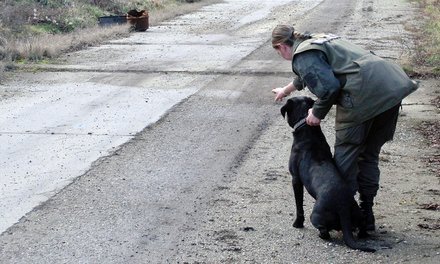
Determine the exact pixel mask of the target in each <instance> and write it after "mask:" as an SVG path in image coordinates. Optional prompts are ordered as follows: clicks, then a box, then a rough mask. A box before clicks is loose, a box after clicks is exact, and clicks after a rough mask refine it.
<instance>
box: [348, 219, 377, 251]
mask: <svg viewBox="0 0 440 264" xmlns="http://www.w3.org/2000/svg"><path fill="white" fill-rule="evenodd" d="M339 220H340V222H341V229H342V235H343V236H344V242H345V244H346V245H347V246H348V247H350V248H352V249H357V250H361V251H365V252H376V250H375V249H374V248H369V247H366V246H362V245H360V244H359V243H357V242H356V241H355V240H354V237H353V230H352V224H351V214H350V212H349V210H340V212H339Z"/></svg>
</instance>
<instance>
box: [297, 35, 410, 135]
mask: <svg viewBox="0 0 440 264" xmlns="http://www.w3.org/2000/svg"><path fill="white" fill-rule="evenodd" d="M309 50H320V51H322V52H323V53H324V54H325V56H326V58H327V61H328V63H329V64H330V67H331V68H332V71H333V73H334V75H335V77H336V78H338V80H343V81H342V84H341V86H342V87H340V89H339V91H338V94H337V96H336V98H335V101H333V102H326V104H330V105H320V102H319V96H318V95H319V94H323V91H319V89H326V88H325V84H324V85H321V86H319V87H315V90H312V89H310V87H309V89H310V90H311V92H312V93H314V94H315V95H317V97H318V100H317V102H315V105H314V107H313V113H314V114H315V116H317V117H318V118H321V119H322V118H324V117H325V115H326V114H327V113H328V111H329V110H330V108H331V105H332V104H336V105H337V108H336V119H335V128H336V130H339V129H344V128H348V127H352V126H355V125H358V124H360V123H362V122H364V121H366V120H369V119H371V118H373V117H375V116H377V115H378V114H380V113H382V112H384V111H386V110H388V109H390V108H392V107H393V106H396V105H397V104H399V103H400V102H401V101H402V99H403V98H405V97H406V96H407V95H409V94H410V93H411V92H413V91H415V90H416V89H417V84H416V83H415V82H413V81H411V80H410V79H409V77H408V76H407V75H406V74H405V72H404V71H403V70H402V69H401V68H400V67H399V66H398V65H397V64H395V63H393V62H389V61H386V60H384V59H382V58H380V57H378V56H376V55H374V54H373V53H371V52H369V51H367V50H364V49H362V48H360V47H359V46H356V45H354V44H352V43H350V42H348V41H345V40H343V39H341V38H339V37H337V36H335V35H325V34H317V35H313V36H312V38H311V39H307V40H304V41H296V42H295V43H294V46H293V58H292V62H294V61H295V59H297V58H298V57H300V54H301V53H303V52H305V51H309ZM293 64H294V63H292V65H293ZM293 70H294V72H296V71H295V69H293ZM297 74H298V73H297ZM299 77H300V78H301V77H303V76H299ZM306 84H307V83H306Z"/></svg>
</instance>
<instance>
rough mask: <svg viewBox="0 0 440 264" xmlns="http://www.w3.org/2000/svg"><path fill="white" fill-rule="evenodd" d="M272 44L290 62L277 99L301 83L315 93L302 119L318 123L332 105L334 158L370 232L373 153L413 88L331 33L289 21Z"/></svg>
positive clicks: (394, 69)
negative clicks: (305, 30)
mask: <svg viewBox="0 0 440 264" xmlns="http://www.w3.org/2000/svg"><path fill="white" fill-rule="evenodd" d="M272 47H273V48H274V49H275V50H276V51H277V52H278V54H279V55H280V56H281V57H283V58H284V59H286V60H291V61H292V69H293V72H294V73H295V74H296V75H297V77H296V78H295V79H294V80H293V81H292V82H290V83H289V84H287V85H286V86H284V87H278V88H275V89H273V90H272V92H274V93H275V100H277V101H281V100H282V99H283V98H284V97H286V96H287V95H289V94H291V93H292V92H294V91H295V90H301V89H303V88H304V87H308V89H309V90H310V91H311V92H312V93H313V94H314V95H315V96H316V97H317V100H316V101H315V104H314V106H313V108H311V109H310V110H309V112H308V116H307V118H306V123H307V124H308V125H309V126H318V125H320V123H321V120H322V119H324V118H325V116H326V115H327V113H328V112H329V110H330V108H331V107H332V106H333V105H334V104H336V118H335V130H336V140H335V149H334V159H335V162H336V164H337V166H338V168H339V169H340V171H341V173H342V175H343V176H344V177H345V178H346V179H347V181H348V183H349V184H350V186H351V187H352V189H353V195H354V194H355V192H356V191H359V194H360V196H359V198H360V206H361V208H362V210H363V212H364V214H365V217H366V221H367V229H368V230H369V231H373V230H375V220H374V215H373V210H372V207H373V201H374V197H375V196H376V194H377V190H378V189H379V175H380V171H379V153H380V150H381V147H382V146H383V145H384V144H385V142H386V141H388V140H391V139H392V138H393V135H394V131H395V128H396V123H397V117H398V114H399V107H400V105H401V101H402V99H403V98H404V97H406V96H407V95H408V94H410V93H411V92H413V91H414V90H416V89H417V83H416V82H414V81H411V80H410V79H409V78H408V76H407V75H406V74H405V73H404V71H403V70H402V69H401V68H400V67H399V66H397V65H396V64H394V63H391V62H388V61H385V60H383V59H381V58H380V57H378V56H376V55H374V54H373V53H371V52H369V51H367V50H364V49H362V48H360V47H359V46H356V45H354V44H352V43H350V42H348V41H345V40H343V39H341V38H340V37H338V36H336V35H332V34H312V35H305V34H300V33H298V32H295V31H294V28H293V27H292V26H289V25H278V26H276V27H275V29H274V30H273V32H272Z"/></svg>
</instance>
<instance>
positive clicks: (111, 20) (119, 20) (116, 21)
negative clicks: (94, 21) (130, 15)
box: [99, 16, 127, 26]
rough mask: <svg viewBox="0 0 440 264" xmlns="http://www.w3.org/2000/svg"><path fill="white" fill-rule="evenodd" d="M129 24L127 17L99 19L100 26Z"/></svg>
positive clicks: (104, 17)
mask: <svg viewBox="0 0 440 264" xmlns="http://www.w3.org/2000/svg"><path fill="white" fill-rule="evenodd" d="M125 23H127V16H103V17H99V25H100V26H111V25H115V24H119V25H121V24H125Z"/></svg>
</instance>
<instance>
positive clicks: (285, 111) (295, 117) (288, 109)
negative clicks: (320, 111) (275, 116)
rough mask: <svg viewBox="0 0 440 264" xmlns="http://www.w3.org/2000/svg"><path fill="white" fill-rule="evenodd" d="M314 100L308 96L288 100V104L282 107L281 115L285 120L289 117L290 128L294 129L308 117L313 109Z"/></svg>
mask: <svg viewBox="0 0 440 264" xmlns="http://www.w3.org/2000/svg"><path fill="white" fill-rule="evenodd" d="M314 103H315V101H313V99H312V98H310V97H306V96H297V97H292V98H290V99H289V100H287V102H286V104H285V105H284V106H283V107H281V114H282V115H283V117H284V118H285V117H286V115H287V122H288V123H289V126H291V127H294V126H295V124H296V123H297V122H298V121H299V120H301V119H303V118H304V117H306V116H307V115H308V111H309V109H310V108H312V107H313V104H314Z"/></svg>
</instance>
